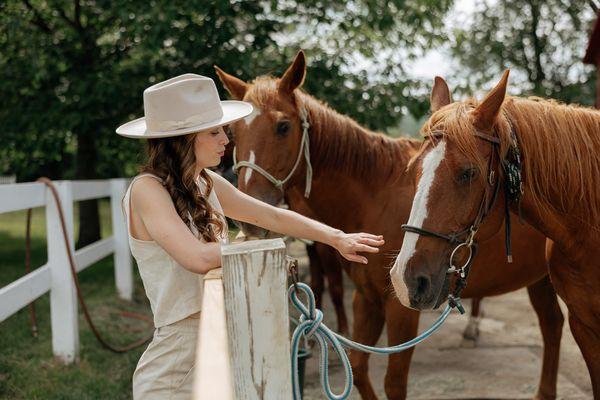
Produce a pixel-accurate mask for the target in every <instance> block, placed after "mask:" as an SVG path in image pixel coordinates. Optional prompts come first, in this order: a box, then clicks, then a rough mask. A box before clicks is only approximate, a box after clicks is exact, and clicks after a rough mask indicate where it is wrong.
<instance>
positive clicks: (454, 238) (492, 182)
mask: <svg viewBox="0 0 600 400" xmlns="http://www.w3.org/2000/svg"><path fill="white" fill-rule="evenodd" d="M509 124H510V125H511V144H510V148H509V151H508V153H507V156H506V157H505V158H504V159H502V158H501V156H500V138H499V137H498V136H492V135H488V134H486V133H482V132H476V133H475V134H474V135H475V137H477V138H478V139H481V140H484V141H486V142H489V143H490V146H491V152H490V158H489V160H488V175H487V182H486V188H485V192H484V194H483V198H482V199H481V203H480V205H479V211H478V212H477V216H476V217H475V220H474V221H473V223H472V224H471V225H470V226H469V227H468V228H466V229H464V230H462V231H459V232H452V233H450V234H443V233H440V232H435V231H432V230H429V229H425V228H421V227H417V226H412V225H408V224H404V225H402V229H403V230H404V231H405V232H411V233H416V234H418V235H421V236H427V237H435V238H438V239H442V240H445V241H447V242H448V243H450V245H455V247H454V249H453V250H452V252H451V254H450V260H449V264H450V266H449V268H448V270H447V271H446V275H447V277H446V280H445V282H444V288H443V290H442V291H441V292H440V293H445V292H446V290H447V289H448V287H449V285H450V280H449V277H450V276H451V275H457V280H456V285H455V290H454V292H453V293H452V294H450V295H449V296H448V300H449V302H450V304H451V305H452V304H453V303H454V305H460V302H459V300H458V299H459V296H460V292H461V291H462V290H463V289H464V287H466V284H467V275H468V273H469V270H470V268H471V264H472V263H473V259H474V258H475V255H476V253H477V243H476V242H475V235H476V233H477V231H478V230H479V227H480V226H481V224H482V223H483V221H484V220H485V218H486V217H487V216H488V215H489V213H490V212H491V210H492V209H493V208H494V205H495V204H496V200H497V199H498V192H499V187H500V179H497V178H496V176H495V168H494V159H495V157H498V160H499V163H500V166H501V167H502V169H503V172H504V183H505V184H504V194H505V202H504V203H505V219H504V220H505V224H506V237H505V240H506V255H507V258H508V262H512V250H511V240H510V226H511V225H510V209H509V203H510V202H517V203H518V204H519V205H520V200H521V195H522V193H523V187H522V181H521V155H520V151H519V147H518V143H517V137H516V133H515V130H514V127H513V125H512V124H511V123H510V120H509ZM443 136H444V133H443V132H432V133H430V134H428V135H426V137H428V138H430V139H431V138H434V139H441V138H442V137H443ZM490 194H491V198H490ZM461 248H465V249H466V250H468V251H469V256H468V258H467V261H465V262H464V263H463V264H462V266H459V267H457V266H456V265H455V264H454V257H455V256H456V254H457V253H458V251H459V249H461ZM442 301H443V299H440V298H438V300H437V304H436V305H435V307H438V306H439V305H440V304H441V302H442Z"/></svg>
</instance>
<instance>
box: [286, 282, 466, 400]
mask: <svg viewBox="0 0 600 400" xmlns="http://www.w3.org/2000/svg"><path fill="white" fill-rule="evenodd" d="M298 291H302V292H304V294H305V295H306V297H307V298H308V307H307V306H305V305H304V304H303V303H302V302H301V301H300V299H299V298H298ZM288 296H289V297H290V300H291V301H292V303H293V304H294V306H295V307H296V309H298V311H300V323H299V324H298V326H297V327H296V329H295V330H294V334H293V335H292V386H293V390H294V400H301V398H302V396H301V395H300V385H299V382H298V347H299V345H300V339H301V338H302V337H303V336H304V337H305V338H306V339H309V338H311V337H314V338H315V339H316V340H317V343H318V344H319V348H320V349H321V357H320V368H319V370H320V376H321V386H322V387H323V391H324V392H325V395H326V396H327V399H329V400H344V399H347V398H348V396H350V393H351V392H352V385H353V384H354V383H353V376H352V368H351V367H350V360H349V359H348V355H347V354H346V351H345V350H344V347H343V346H345V347H348V348H351V349H355V350H360V351H364V352H368V353H375V354H393V353H399V352H401V351H404V350H406V349H410V348H411V347H414V346H416V345H417V344H419V343H421V342H422V341H423V340H425V339H427V338H428V337H429V336H431V335H432V334H433V333H434V332H435V331H436V330H438V329H439V327H440V326H441V325H442V324H443V323H444V321H445V320H446V318H448V315H450V311H452V307H451V306H450V305H447V306H446V309H445V310H444V312H443V313H442V314H441V315H440V316H439V318H438V319H437V320H436V321H435V322H434V323H433V325H432V326H431V327H430V328H429V329H427V330H426V331H425V332H423V333H421V334H420V335H419V336H417V337H416V338H414V339H411V340H409V341H407V342H405V343H401V344H398V345H396V346H391V347H372V346H366V345H364V344H360V343H356V342H353V341H352V340H350V339H347V338H345V337H343V336H341V335H339V334H337V333H335V332H333V331H332V330H331V329H329V328H328V327H327V326H326V325H325V324H324V323H323V313H322V312H321V310H318V309H317V308H316V307H315V296H314V294H313V292H312V290H311V289H310V287H309V286H308V285H307V284H305V283H297V284H296V285H291V286H290V288H289V289H288ZM455 301H456V303H455V305H456V306H457V308H459V310H461V314H462V313H463V312H464V311H463V310H462V307H461V306H460V302H459V300H458V299H455ZM327 341H329V343H330V344H331V346H332V347H333V349H334V350H335V352H336V353H337V355H338V357H339V358H340V360H341V361H342V364H343V365H344V372H345V375H346V380H345V383H344V390H343V391H342V393H341V394H335V393H333V392H332V390H331V386H330V385H329V360H328V354H329V349H328V346H327Z"/></svg>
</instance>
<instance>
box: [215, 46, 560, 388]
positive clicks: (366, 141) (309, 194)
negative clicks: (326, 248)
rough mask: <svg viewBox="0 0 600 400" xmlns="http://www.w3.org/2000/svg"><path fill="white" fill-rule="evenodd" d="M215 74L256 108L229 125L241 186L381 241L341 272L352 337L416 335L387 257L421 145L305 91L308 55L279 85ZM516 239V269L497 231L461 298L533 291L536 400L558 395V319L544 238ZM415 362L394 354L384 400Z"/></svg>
mask: <svg viewBox="0 0 600 400" xmlns="http://www.w3.org/2000/svg"><path fill="white" fill-rule="evenodd" d="M217 72H218V75H219V78H220V79H221V82H223V84H224V86H225V88H226V89H227V90H228V92H229V93H230V94H231V95H232V96H233V97H234V98H236V99H243V100H244V101H249V102H251V103H252V104H253V106H254V108H255V113H254V115H253V116H252V117H251V118H248V119H247V120H245V121H239V122H237V123H235V124H234V125H232V126H231V129H232V131H233V134H234V137H235V142H236V146H237V159H238V160H243V161H246V162H245V163H240V164H239V167H240V171H239V173H240V175H239V180H238V183H239V188H240V189H241V190H243V191H245V192H246V193H249V194H250V195H252V196H254V197H257V198H259V199H262V200H265V201H268V202H269V203H271V204H277V203H279V202H281V201H282V200H284V199H285V201H286V202H287V203H288V204H289V206H290V208H291V209H292V210H301V211H302V212H306V213H308V215H309V216H311V217H314V218H316V219H318V220H321V221H323V222H325V223H327V224H329V225H331V226H334V227H338V228H340V229H343V230H344V231H347V232H348V231H350V232H351V231H365V232H373V233H378V234H383V235H384V237H385V238H386V244H385V247H384V248H383V249H382V251H381V252H380V253H379V254H370V255H368V259H369V264H368V265H356V264H349V263H346V264H345V265H344V268H345V270H346V271H347V273H348V274H349V276H350V278H351V279H352V281H353V282H354V284H355V288H356V289H355V292H354V296H353V311H354V321H353V329H352V333H353V335H352V336H353V339H354V340H356V341H359V342H361V343H364V344H367V345H374V344H375V343H376V342H377V340H378V338H379V337H380V335H381V332H382V329H383V326H384V324H385V325H386V326H387V334H388V342H389V344H390V345H394V344H398V343H401V342H404V341H406V340H409V339H412V338H413V337H415V336H416V334H417V328H418V318H419V314H418V312H415V311H413V310H410V309H408V308H406V307H404V306H402V305H401V304H400V302H398V300H397V298H396V297H395V296H394V294H393V292H392V291H391V290H390V289H391V288H390V279H389V264H390V261H391V258H390V256H389V254H391V253H394V254H395V253H396V251H397V249H399V248H400V245H401V243H402V238H403V236H404V233H403V231H402V230H401V228H400V224H399V223H398V221H406V220H408V216H409V212H410V207H411V204H412V198H413V195H414V180H415V176H414V174H412V173H411V172H409V171H407V168H406V167H407V164H408V162H409V160H410V159H411V157H412V156H414V155H415V154H416V153H417V151H418V148H419V147H420V142H418V141H414V140H408V139H404V138H401V139H391V138H389V137H386V136H385V135H382V134H376V133H373V132H371V131H368V130H367V129H365V128H363V127H361V126H360V125H358V124H357V123H356V122H355V121H353V120H352V119H350V118H348V117H345V116H342V115H340V114H338V113H337V112H335V111H334V110H332V109H330V108H329V107H327V106H326V105H325V104H323V103H321V102H319V101H318V100H316V99H314V98H313V97H311V96H309V95H307V94H306V93H304V92H303V91H302V90H300V86H301V85H302V82H303V81H304V78H305V75H306V66H305V58H304V54H303V53H302V52H300V53H299V54H298V56H297V57H296V59H295V60H294V62H293V63H292V65H291V66H290V67H289V68H288V70H287V71H286V72H285V74H284V75H283V76H282V77H281V78H280V79H274V78H270V77H260V78H257V79H256V80H254V81H253V82H252V83H246V82H244V81H242V80H240V79H238V78H236V77H234V76H231V75H229V74H226V73H225V72H223V71H221V70H219V69H217ZM307 146H308V148H309V151H307ZM250 164H253V165H254V166H259V167H260V169H261V170H262V172H259V170H258V169H256V167H250V166H249V165H250ZM267 175H268V176H270V178H269V177H267ZM277 186H279V187H281V189H280V188H278V187H277ZM255 233H256V232H255ZM513 235H514V237H515V238H517V237H518V238H519V243H516V245H515V249H514V253H515V255H517V254H518V255H519V258H518V260H519V262H517V263H514V264H507V263H506V258H505V257H504V254H503V250H502V246H501V245H500V244H501V236H500V234H499V235H498V238H497V239H496V240H492V241H490V242H489V243H488V244H486V245H483V246H482V253H483V254H484V256H482V257H480V259H479V260H478V261H477V263H476V265H474V266H473V271H472V274H471V277H470V278H471V279H470V282H469V286H468V287H467V289H466V290H465V292H464V296H465V297H485V296H491V295H496V294H501V293H506V292H508V291H511V290H515V289H518V288H521V287H524V286H528V285H529V287H528V290H529V294H530V297H531V299H532V303H533V305H534V309H535V311H536V313H537V314H538V317H539V319H540V325H541V327H542V334H543V336H544V343H545V347H544V364H543V368H542V371H543V372H542V377H541V381H540V387H539V391H538V398H553V397H554V396H555V393H556V374H557V368H558V349H559V343H560V336H561V328H562V314H561V312H560V308H559V307H558V303H557V300H556V295H555V293H554V291H553V290H552V287H551V285H549V282H548V278H547V271H546V265H545V259H544V246H545V238H544V236H542V235H541V234H539V233H537V232H535V231H534V230H533V229H532V228H531V227H529V226H522V227H517V228H516V229H515V231H514V233H513ZM515 241H516V240H515ZM499 243H500V244H499ZM432 340H435V339H432ZM411 356H412V349H411V350H407V351H405V352H403V353H399V354H394V355H392V356H390V357H389V362H388V369H387V373H386V376H385V391H386V394H387V396H388V398H390V399H404V398H405V397H406V388H407V377H408V370H409V366H410V360H411ZM368 358H369V355H368V354H366V353H361V352H355V351H352V352H351V353H350V361H351V364H352V368H353V372H354V377H355V379H354V383H355V385H356V387H357V388H358V390H359V392H360V394H361V396H362V397H363V398H364V399H375V398H376V395H375V392H374V390H373V387H372V385H371V382H370V381H369V378H368Z"/></svg>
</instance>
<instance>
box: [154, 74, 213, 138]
mask: <svg viewBox="0 0 600 400" xmlns="http://www.w3.org/2000/svg"><path fill="white" fill-rule="evenodd" d="M144 114H145V117H146V126H147V128H148V130H149V131H152V132H167V131H173V130H177V129H184V128H189V127H192V126H195V125H200V124H203V123H206V122H210V121H213V120H217V119H219V118H221V117H222V116H223V108H222V106H221V100H220V98H219V92H218V91H217V88H216V86H215V83H214V81H213V80H212V79H210V78H208V77H205V76H202V75H196V74H183V75H180V76H177V77H174V78H171V79H169V80H166V81H164V82H160V83H157V84H156V85H153V86H150V87H149V88H147V89H146V90H144Z"/></svg>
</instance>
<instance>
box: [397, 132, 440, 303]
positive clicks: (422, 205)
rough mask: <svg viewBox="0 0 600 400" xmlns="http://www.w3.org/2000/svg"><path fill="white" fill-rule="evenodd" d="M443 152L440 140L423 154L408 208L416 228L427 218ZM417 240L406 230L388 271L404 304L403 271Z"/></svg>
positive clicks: (410, 221)
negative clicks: (415, 191)
mask: <svg viewBox="0 0 600 400" xmlns="http://www.w3.org/2000/svg"><path fill="white" fill-rule="evenodd" d="M445 154H446V141H441V142H440V143H438V145H437V146H435V148H434V149H433V150H431V151H430V152H429V154H427V155H426V156H425V158H424V160H423V174H422V175H421V179H420V180H419V185H418V186H417V193H416V194H415V198H414V200H413V204H412V209H411V210H410V217H409V219H408V225H411V226H415V227H418V228H422V227H423V221H425V219H426V218H427V202H428V201H429V192H430V190H431V186H432V185H433V182H434V180H435V172H436V171H437V168H438V167H439V165H440V163H441V161H442V160H443V159H444V156H445ZM417 240H419V235H418V234H416V233H412V232H406V233H405V234H404V241H403V242H402V248H401V249H400V254H398V257H397V258H396V262H395V263H394V267H393V268H392V270H391V271H390V275H391V279H392V284H393V285H394V290H395V291H396V295H397V296H398V298H399V299H400V302H401V303H402V304H403V305H405V306H409V305H410V299H409V296H408V287H407V285H406V282H405V281H404V272H405V271H406V265H407V264H408V262H409V261H410V259H411V258H412V256H413V255H414V254H415V251H416V247H417Z"/></svg>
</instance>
